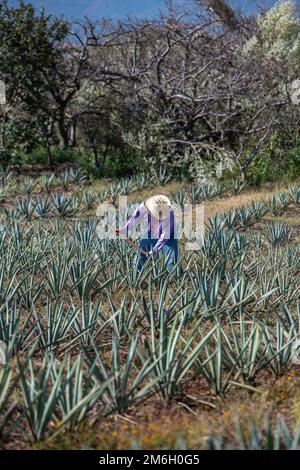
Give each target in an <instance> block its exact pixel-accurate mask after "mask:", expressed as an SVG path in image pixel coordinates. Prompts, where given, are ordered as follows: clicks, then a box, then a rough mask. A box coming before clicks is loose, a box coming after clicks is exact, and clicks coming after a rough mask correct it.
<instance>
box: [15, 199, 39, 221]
mask: <svg viewBox="0 0 300 470" xmlns="http://www.w3.org/2000/svg"><path fill="white" fill-rule="evenodd" d="M14 208H15V209H16V211H17V212H18V213H19V214H20V215H22V216H23V217H24V218H25V219H27V220H30V219H31V217H32V214H33V213H34V210H35V203H34V201H33V200H32V199H30V198H28V197H22V198H19V199H17V200H16V201H15V203H14Z"/></svg>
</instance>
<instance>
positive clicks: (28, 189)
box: [21, 178, 37, 196]
mask: <svg viewBox="0 0 300 470" xmlns="http://www.w3.org/2000/svg"><path fill="white" fill-rule="evenodd" d="M36 185H37V182H36V181H34V180H33V179H31V178H25V179H24V181H23V183H22V186H21V188H22V191H23V192H24V193H25V194H27V196H31V194H32V193H33V191H34V188H35V187H36Z"/></svg>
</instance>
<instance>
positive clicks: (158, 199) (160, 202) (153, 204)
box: [144, 194, 172, 219]
mask: <svg viewBox="0 0 300 470" xmlns="http://www.w3.org/2000/svg"><path fill="white" fill-rule="evenodd" d="M144 206H145V207H146V209H147V211H148V212H149V213H150V214H151V215H152V216H153V217H155V218H156V219H166V218H167V217H168V216H169V213H170V207H171V206H172V204H171V201H170V199H169V198H168V197H167V196H165V195H164V194H158V195H157V196H151V197H149V198H148V199H146V200H145V201H144Z"/></svg>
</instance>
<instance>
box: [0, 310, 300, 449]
mask: <svg viewBox="0 0 300 470" xmlns="http://www.w3.org/2000/svg"><path fill="white" fill-rule="evenodd" d="M299 310H300V309H299V307H298V312H299ZM179 317H180V316H179V315H177V316H176V318H175V319H174V321H173V323H172V326H171V327H170V329H168V328H167V325H166V322H165V321H164V320H163V317H161V321H160V325H159V327H157V328H155V327H154V324H155V320H154V318H153V316H152V314H151V312H150V323H151V327H150V335H149V336H147V335H145V334H143V335H141V334H140V333H138V332H135V333H131V334H130V338H129V339H128V342H127V343H126V356H125V358H124V342H121V340H120V338H119V337H118V336H117V335H116V334H112V335H111V337H110V339H109V340H108V337H107V339H106V341H105V342H104V341H103V339H102V342H100V345H99V346H98V345H96V344H97V339H98V343H99V337H98V338H97V335H96V336H94V338H91V346H89V347H88V346H87V345H85V344H82V348H81V350H82V352H81V353H79V354H78V355H77V359H75V358H74V356H72V355H71V353H70V349H71V345H68V346H67V350H63V354H62V355H61V357H62V356H63V359H62V360H60V361H59V360H58V359H57V355H54V353H53V352H51V351H49V350H47V349H45V350H44V360H43V363H42V364H39V367H37V365H36V364H35V362H34V360H33V355H34V354H35V353H36V352H38V351H39V350H40V345H39V337H37V338H36V340H35V342H34V343H33V344H32V346H31V348H30V349H29V351H28V352H27V358H26V360H25V362H24V361H23V362H22V361H21V360H20V359H18V361H17V369H16V371H15V373H14V374H12V370H11V369H10V368H9V366H4V367H2V369H1V373H0V415H3V423H2V429H4V427H7V426H8V427H9V422H7V416H9V414H10V413H11V412H12V407H13V404H12V403H9V399H8V396H9V394H10V395H11V394H12V392H13V390H14V388H15V387H19V388H20V392H21V401H20V402H18V408H19V409H21V410H22V411H21V412H19V418H18V420H21V419H25V420H26V421H27V424H28V426H29V429H30V430H31V433H32V436H33V438H34V439H36V440H38V439H41V438H43V437H44V436H45V435H46V433H47V431H49V430H50V429H51V425H53V423H55V426H54V429H55V431H54V432H55V433H56V432H58V431H60V430H61V429H63V428H64V427H65V426H67V427H68V428H70V429H72V428H73V427H74V426H76V425H77V424H78V423H79V422H80V421H81V420H82V419H84V418H85V417H86V416H87V413H89V412H90V411H91V410H92V409H93V408H95V407H97V415H98V418H99V416H102V417H105V416H107V415H109V414H111V413H113V412H118V413H124V412H126V411H127V410H128V409H129V407H131V406H132V404H133V403H139V402H141V401H143V400H145V399H146V398H148V397H150V396H152V395H153V394H157V395H160V396H161V397H162V398H163V399H170V398H178V397H182V395H183V393H184V388H187V384H188V383H190V381H191V380H193V379H195V378H197V377H198V376H201V377H202V378H203V379H204V380H206V382H207V383H208V385H209V387H210V388H211V390H212V391H213V392H214V393H225V392H226V391H228V390H229V388H230V387H233V386H235V387H244V388H246V389H247V388H249V389H250V390H251V391H252V392H253V391H254V390H255V388H254V387H253V382H254V379H255V377H256V376H257V374H258V373H259V372H260V371H261V370H271V371H272V372H273V373H275V374H276V375H280V374H282V373H283V372H284V371H285V370H286V369H287V367H288V365H289V364H290V363H291V360H292V358H293V355H294V352H295V351H294V349H293V347H294V342H295V338H296V337H297V335H298V330H297V328H298V327H299V324H297V325H295V323H294V321H293V320H292V322H291V323H290V324H286V323H285V321H284V320H283V319H278V321H277V323H276V327H274V328H272V327H270V326H268V325H267V324H266V323H265V322H263V321H262V322H259V323H255V322H252V323H251V325H249V322H247V321H245V320H243V319H242V317H241V319H240V321H238V322H231V323H230V329H229V330H228V328H227V326H226V325H222V324H221V323H220V322H218V321H216V322H215V325H211V327H210V328H209V329H208V328H207V327H206V328H204V327H205V325H203V324H202V323H201V322H198V323H195V324H194V325H193V327H192V328H191V331H189V332H188V333H187V332H186V331H184V318H183V317H182V318H181V319H180V318H179ZM290 318H291V317H290ZM69 321H70V319H69ZM71 321H72V320H71ZM73 321H74V320H73ZM109 322H110V323H111V326H112V325H113V322H114V320H113V318H111V319H110V320H109ZM64 323H66V320H64ZM50 326H51V325H50ZM52 326H53V331H55V330H58V329H59V328H60V326H62V325H61V316H59V321H58V323H55V320H53V324H52ZM200 327H201V328H200ZM104 328H105V327H104V324H103V325H102V335H103V333H104V331H103V329H104ZM202 328H203V330H205V333H203V332H202ZM100 330H101V328H100ZM45 332H46V329H45ZM84 333H87V331H86V330H85V332H84ZM84 333H81V336H82V335H83V334H84ZM46 334H47V335H49V332H48V331H47V333H46ZM63 334H64V335H65V336H66V337H67V336H68V331H65V332H63ZM98 335H99V328H98ZM90 336H91V334H90ZM40 338H42V339H41V342H43V340H44V337H43V335H41V336H40ZM71 342H72V341H71ZM52 346H56V343H55V342H54V343H53V344H52ZM107 351H109V352H110V354H109V355H107ZM12 375H14V380H13V381H12ZM195 400H196V399H195ZM8 405H10V406H8ZM4 421H5V422H4ZM2 432H4V431H2ZM7 432H8V431H7Z"/></svg>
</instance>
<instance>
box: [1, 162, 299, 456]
mask: <svg viewBox="0 0 300 470" xmlns="http://www.w3.org/2000/svg"><path fill="white" fill-rule="evenodd" d="M157 187H159V192H162V191H165V192H166V193H167V194H169V196H170V197H171V198H172V200H173V201H174V202H175V203H177V204H179V205H181V206H183V205H184V204H185V203H187V202H192V203H199V202H204V203H205V202H206V201H210V204H213V201H214V200H215V199H216V198H218V200H224V206H226V204H225V202H226V196H227V195H226V191H225V189H224V188H222V187H221V186H220V187H218V186H215V185H209V184H208V185H204V186H201V187H200V186H199V187H197V186H196V185H192V186H191V185H187V186H182V187H180V189H179V190H177V191H174V187H175V188H176V185H175V186H174V184H172V181H171V180H170V177H169V176H168V174H167V172H166V171H165V170H164V169H162V170H161V171H160V172H158V173H154V174H152V175H146V174H142V175H138V176H136V177H134V178H126V179H125V178H124V179H121V180H119V181H113V182H108V183H105V185H102V186H101V188H100V189H95V187H94V186H93V185H92V186H91V189H90V188H87V187H86V176H85V175H83V174H82V173H81V172H76V171H75V170H73V171H67V172H65V173H62V174H59V175H54V174H53V175H47V176H43V177H42V178H39V179H28V178H25V179H23V180H22V181H21V182H20V181H19V182H18V184H16V183H15V176H14V175H7V174H5V173H3V174H2V175H1V188H0V195H1V230H0V341H2V343H1V344H2V345H5V355H6V357H5V364H3V365H2V366H0V445H1V447H2V448H32V447H35V448H36V447H43V446H45V447H47V446H50V447H51V446H52V447H56V448H60V447H62V446H64V447H70V446H71V444H70V442H71V441H72V439H74V436H77V439H78V442H81V444H77V445H78V446H79V447H80V446H82V441H83V440H84V442H85V444H84V445H85V446H87V447H90V448H101V446H105V445H106V446H112V447H113V446H114V447H118V445H124V446H128V447H129V448H132V449H133V448H147V447H151V448H179V449H185V448H191V446H192V445H196V446H197V448H206V449H223V448H224V449H225V448H241V449H242V448H245V449H247V448H255V449H280V448H283V449H292V448H299V447H300V427H298V426H299V424H300V423H299V422H297V418H296V415H297V412H296V411H295V409H296V408H297V406H298V407H299V408H300V398H299V396H298V398H299V405H297V403H296V402H295V401H293V402H291V403H292V405H291V406H290V407H289V406H287V405H285V402H284V399H282V400H281V401H280V400H279V401H278V400H277V398H276V397H275V393H274V397H271V398H269V401H268V403H267V405H265V404H264V408H263V414H264V416H263V419H261V416H260V417H258V416H255V415H254V416H244V415H242V414H241V413H240V414H239V413H238V412H237V413H236V415H234V416H232V423H234V424H232V425H230V428H231V429H230V432H229V434H228V433H226V432H225V431H224V429H225V428H224V429H223V428H222V422H221V421H220V420H219V418H220V416H221V417H222V416H224V403H225V404H226V406H229V405H230V403H231V401H232V400H233V401H234V400H235V398H236V397H238V400H239V403H240V404H241V403H242V406H243V404H244V405H246V407H247V406H248V404H249V403H251V402H252V403H255V400H258V401H257V403H259V399H257V398H256V397H257V396H262V395H263V396H264V397H265V394H266V393H269V394H270V393H271V391H272V389H273V390H277V388H278V390H279V391H278V393H279V395H280V396H281V397H282V395H286V394H287V391H286V390H285V388H284V387H285V385H284V384H288V385H286V387H291V386H292V384H293V382H294V383H295V384H296V385H297V384H298V382H297V380H298V371H299V374H300V369H299V364H300V336H299V334H300V301H299V298H300V296H299V292H300V257H299V248H300V244H299V240H300V238H299V226H298V227H297V224H296V223H295V224H288V223H286V222H285V221H284V216H285V214H286V213H287V212H289V213H290V214H295V220H296V217H297V215H298V218H299V214H300V187H291V188H288V189H287V190H286V191H284V192H276V193H274V194H272V195H269V196H265V197H262V198H261V199H260V200H259V201H257V200H256V201H252V202H250V203H247V204H245V205H238V204H237V205H236V206H235V207H234V208H231V209H230V210H224V211H223V212H218V213H215V214H214V215H212V216H211V217H209V218H207V220H206V231H205V240H204V243H203V246H202V248H201V249H200V250H199V251H194V252H190V251H185V250H184V247H183V243H182V242H181V244H182V249H181V252H180V259H179V261H178V263H177V265H175V266H174V268H173V270H172V271H170V272H169V271H168V270H167V267H166V266H167V259H165V258H164V257H163V255H161V256H157V257H155V258H153V259H152V260H151V259H149V260H148V261H147V263H146V264H145V266H144V268H143V270H142V271H141V272H137V270H136V262H137V252H136V250H134V249H133V248H132V247H131V246H130V245H128V244H127V243H126V241H124V240H122V241H120V240H100V239H99V238H98V237H97V234H96V226H97V219H96V215H95V214H96V208H97V205H98V204H99V203H100V202H102V201H104V200H106V199H107V198H109V199H112V200H113V201H117V197H118V196H119V195H120V194H123V195H129V196H130V198H131V202H137V201H138V200H139V194H140V193H141V191H143V192H145V194H146V192H147V190H149V191H150V190H151V191H152V193H153V190H155V188H157ZM170 188H171V189H170ZM276 387H277V388H276ZM293 399H294V398H293V397H291V400H293ZM279 402H280V403H279ZM228 404H229V405H228ZM261 406H263V405H261ZM249 407H250V405H249ZM291 407H293V410H294V411H293V413H294V414H293V413H292V412H291ZM243 410H244V408H243ZM230 413H231V411H230V412H229V414H230ZM243 413H244V411H243ZM202 414H203V416H204V415H205V417H206V418H205V419H206V421H207V422H209V425H207V426H206V427H205V426H202V425H201V424H199V419H200V420H201V416H202ZM155 416H156V418H157V423H158V424H157V427H160V426H161V428H163V425H161V424H160V423H161V422H162V421H164V420H166V419H167V418H166V417H168V419H169V421H168V422H171V423H172V419H173V420H174V429H177V430H178V432H177V431H176V436H173V435H172V433H171V434H170V429H169V431H168V432H169V437H170V436H171V437H170V439H171V440H170V441H168V440H160V439H161V438H158V437H156V438H153V440H151V439H152V437H153V435H154V434H155V433H156V434H157V433H158V431H157V430H156V431H155V432H154V431H153V432H152V434H151V432H150V431H149V429H147V427H148V425H147V422H148V423H149V421H150V420H151V417H152V418H153V421H154V417H155ZM228 417H229V415H228ZM156 418H155V419H156ZM159 420H161V422H160V421H159ZM180 420H182V428H181V429H180V426H179V425H178V422H180ZM214 420H215V422H216V423H217V424H218V425H217V426H214ZM218 420H219V421H218ZM230 420H231V417H230ZM184 423H188V427H189V428H190V427H193V423H198V425H197V426H199V428H197V429H198V430H199V432H198V434H197V433H195V431H194V432H193V430H192V435H193V437H192V440H191V439H190V438H189V435H188V427H187V428H185V427H184V426H185V424H184ZM123 425H124V426H123ZM116 426H117V429H118V431H116V430H115V427H116ZM153 426H155V425H153ZM178 426H179V427H178ZM201 426H202V427H201ZM99 430H100V431H99ZM121 431H122V432H121ZM98 432H100V434H99V435H101V432H103V433H104V434H103V441H101V439H100V438H99V439H100V440H98V441H97V442H96V441H95V439H94V438H93V435H95V434H97V433H98ZM117 432H119V433H120V434H119V435H116V433H117ZM105 433H106V434H105ZM122 433H123V434H122ZM126 433H127V434H126ZM149 433H150V434H149ZM153 433H154V434H153ZM121 434H122V435H121ZM80 436H83V437H82V438H81V437H80ZM113 436H115V438H113ZM124 436H125V437H124ZM126 436H127V437H126ZM109 439H111V440H109ZM124 439H125V440H124ZM126 439H127V441H126ZM147 439H148V440H147ZM172 439H173V440H172ZM122 442H123V444H122ZM168 442H169V443H168ZM120 443H121V444H120ZM72 445H74V442H73V444H72Z"/></svg>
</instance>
